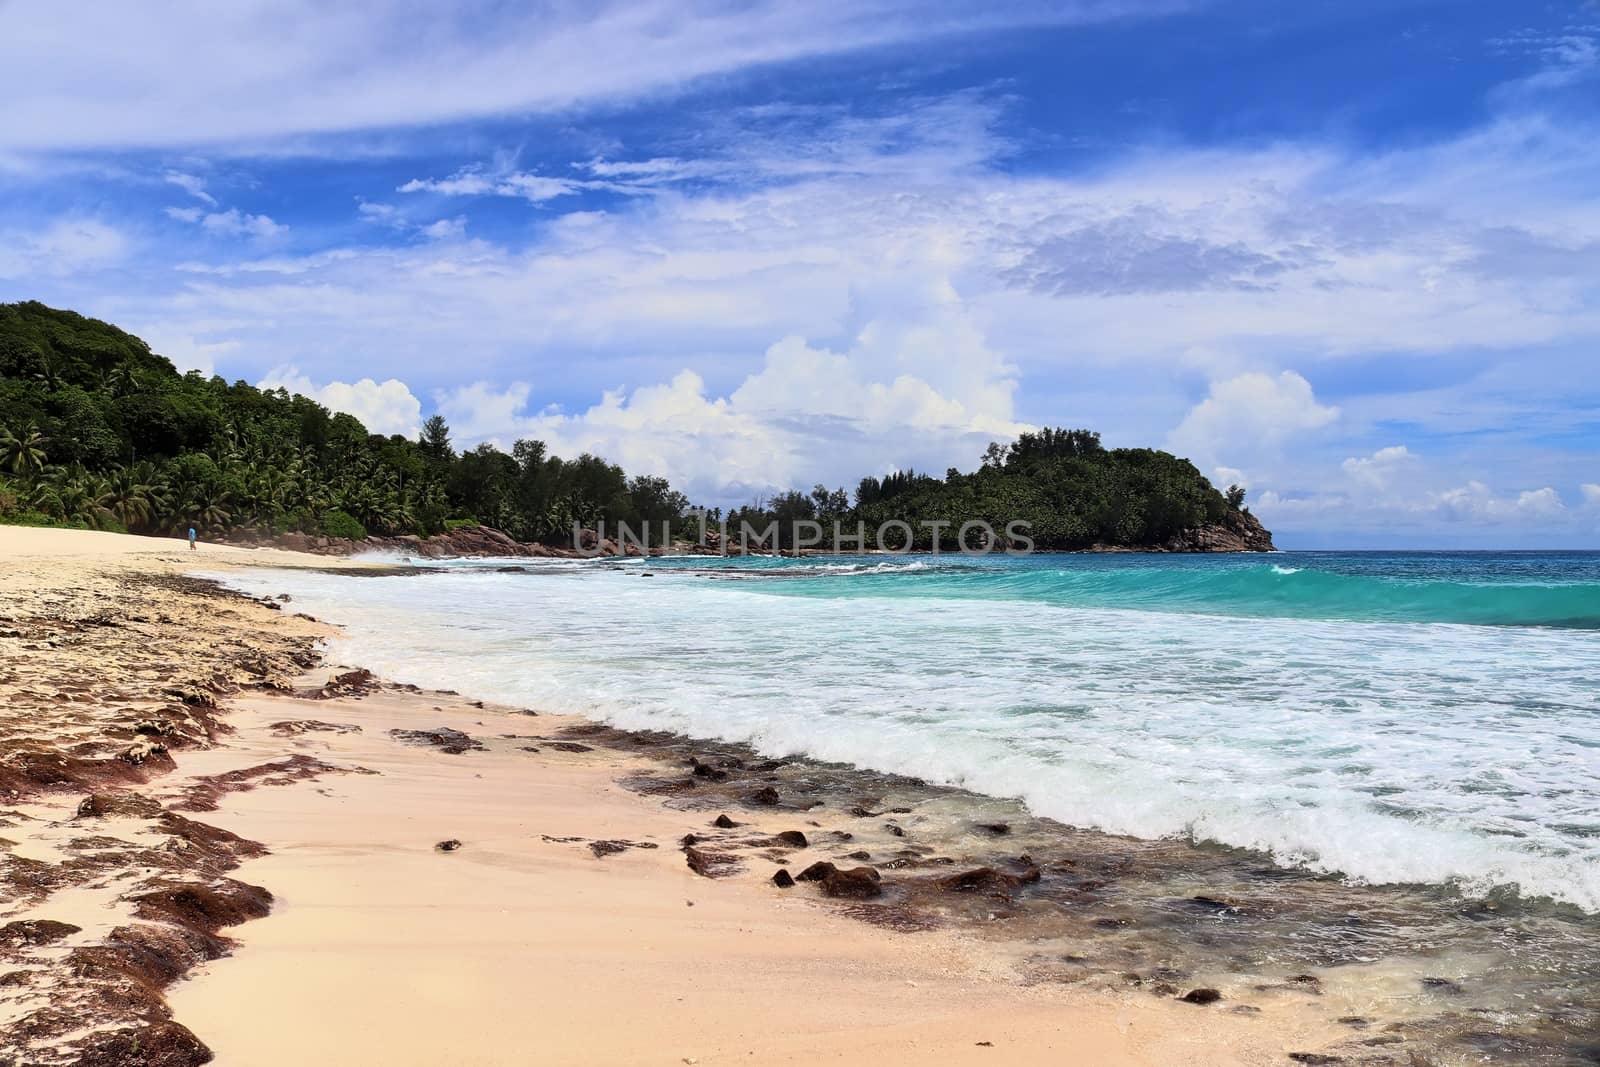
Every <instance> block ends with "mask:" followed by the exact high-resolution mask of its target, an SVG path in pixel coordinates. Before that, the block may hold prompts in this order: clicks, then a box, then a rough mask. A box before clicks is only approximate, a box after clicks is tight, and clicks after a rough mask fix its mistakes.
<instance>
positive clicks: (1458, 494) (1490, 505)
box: [1421, 481, 1566, 522]
mask: <svg viewBox="0 0 1600 1067" xmlns="http://www.w3.org/2000/svg"><path fill="white" fill-rule="evenodd" d="M1421 507H1423V508H1425V509H1428V510H1434V511H1438V512H1441V513H1443V514H1445V515H1447V516H1450V517H1453V518H1457V519H1465V520H1469V521H1480V522H1482V521H1488V522H1502V521H1506V520H1510V519H1544V518H1550V517H1552V516H1556V515H1560V514H1561V513H1562V512H1564V511H1565V510H1566V507H1565V505H1563V504H1562V503H1561V496H1560V494H1559V493H1557V492H1556V491H1555V490H1554V489H1551V488H1544V489H1530V490H1525V491H1523V492H1521V493H1518V494H1517V495H1516V496H1515V497H1500V496H1495V495H1494V493H1493V492H1491V491H1490V489H1489V487H1488V486H1486V485H1484V484H1483V483H1482V482H1479V481H1471V482H1468V483H1467V484H1466V485H1464V486H1460V487H1459V488H1456V489H1447V490H1445V491H1444V492H1442V493H1435V494H1431V495H1430V497H1429V499H1427V500H1426V501H1425V502H1423V504H1422V505H1421Z"/></svg>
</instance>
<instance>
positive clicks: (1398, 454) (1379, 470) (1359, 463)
mask: <svg viewBox="0 0 1600 1067" xmlns="http://www.w3.org/2000/svg"><path fill="white" fill-rule="evenodd" d="M1416 459H1417V457H1416V456H1415V455H1413V454H1412V453H1411V451H1410V450H1409V449H1408V448H1406V446H1405V445H1390V446H1389V447H1388V448H1380V449H1378V450H1377V451H1376V452H1374V453H1373V454H1372V455H1370V456H1352V457H1351V458H1349V459H1347V460H1345V461H1344V463H1343V464H1341V467H1342V469H1343V470H1344V472H1345V473H1346V474H1347V475H1349V476H1350V478H1351V479H1352V480H1354V481H1355V482H1357V483H1358V484H1360V485H1363V486H1365V487H1366V488H1368V489H1374V490H1384V489H1387V488H1389V483H1390V481H1391V480H1392V479H1393V478H1394V476H1395V474H1396V473H1397V472H1399V471H1401V470H1403V469H1405V468H1406V467H1408V466H1410V465H1411V464H1413V463H1415V462H1416Z"/></svg>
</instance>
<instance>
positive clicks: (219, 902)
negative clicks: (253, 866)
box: [128, 878, 272, 934]
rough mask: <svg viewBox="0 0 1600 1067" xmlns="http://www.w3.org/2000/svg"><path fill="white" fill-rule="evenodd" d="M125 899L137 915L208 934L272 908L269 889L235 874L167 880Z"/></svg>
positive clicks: (255, 917)
mask: <svg viewBox="0 0 1600 1067" xmlns="http://www.w3.org/2000/svg"><path fill="white" fill-rule="evenodd" d="M128 899H129V900H130V901H132V902H133V904H134V914H135V915H136V916H138V917H139V918H141V919H155V920H166V921H167V922H171V923H176V924H177V925H178V926H181V927H186V928H188V929H191V930H201V931H204V932H205V933H208V934H216V933H217V931H218V930H220V929H222V928H223V927H225V926H237V925H238V924H239V923H242V922H245V921H247V920H250V919H259V918H261V917H262V916H264V915H266V914H267V913H268V912H269V911H271V910H272V894H271V893H270V892H268V891H267V890H266V889H263V888H262V887H261V886H258V885H251V884H249V883H248V882H241V881H239V880H237V879H235V878H219V879H217V880H216V881H214V882H212V883H210V884H209V885H204V884H172V883H169V884H167V885H164V886H163V887H162V888H160V889H156V890H154V891H152V892H149V893H142V894H139V895H137V896H133V897H129V898H128Z"/></svg>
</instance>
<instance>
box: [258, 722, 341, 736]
mask: <svg viewBox="0 0 1600 1067" xmlns="http://www.w3.org/2000/svg"><path fill="white" fill-rule="evenodd" d="M267 729H269V730H271V731H272V732H273V733H275V734H277V735H278V736H279V737H294V736H297V735H299V734H309V733H333V734H359V733H360V732H361V727H359V726H356V725H355V724H354V723H348V722H323V721H322V720H321V719H284V720H283V721H281V722H275V723H273V724H272V725H271V726H269V727H267Z"/></svg>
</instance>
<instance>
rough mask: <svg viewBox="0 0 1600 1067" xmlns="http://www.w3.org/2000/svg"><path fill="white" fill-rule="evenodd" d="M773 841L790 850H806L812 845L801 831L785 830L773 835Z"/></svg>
mask: <svg viewBox="0 0 1600 1067" xmlns="http://www.w3.org/2000/svg"><path fill="white" fill-rule="evenodd" d="M772 840H773V842H774V843H775V844H778V845H784V846H786V847H788V848H805V847H806V846H808V845H810V844H811V842H809V841H807V840H806V835H805V834H803V833H801V832H800V831H799V830H784V831H782V832H781V833H778V834H775V835H773V838H772Z"/></svg>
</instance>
